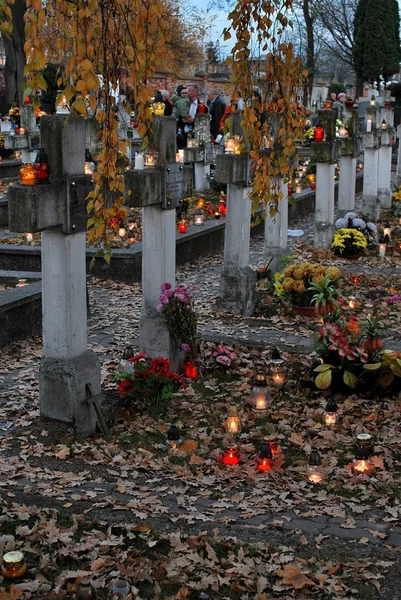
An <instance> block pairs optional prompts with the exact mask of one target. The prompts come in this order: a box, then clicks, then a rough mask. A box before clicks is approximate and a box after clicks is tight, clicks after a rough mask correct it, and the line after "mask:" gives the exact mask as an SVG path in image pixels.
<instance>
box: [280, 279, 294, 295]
mask: <svg viewBox="0 0 401 600" xmlns="http://www.w3.org/2000/svg"><path fill="white" fill-rule="evenodd" d="M294 283H295V279H292V277H286V278H285V279H284V281H283V284H282V285H283V290H284V291H285V292H287V293H288V294H291V292H292V291H293V289H294Z"/></svg>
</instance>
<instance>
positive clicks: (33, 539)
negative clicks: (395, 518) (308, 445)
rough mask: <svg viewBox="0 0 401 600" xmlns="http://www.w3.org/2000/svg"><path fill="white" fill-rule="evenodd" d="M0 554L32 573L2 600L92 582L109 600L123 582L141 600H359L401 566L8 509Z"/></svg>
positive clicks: (4, 587) (68, 594)
mask: <svg viewBox="0 0 401 600" xmlns="http://www.w3.org/2000/svg"><path fill="white" fill-rule="evenodd" d="M319 541H320V540H319V539H317V543H319ZM0 547H1V549H2V551H3V552H4V551H11V550H17V549H18V550H22V551H23V552H24V554H25V558H26V562H27V565H28V568H29V570H28V572H27V575H26V576H25V577H24V580H23V581H15V582H14V584H11V585H10V582H6V581H4V580H3V581H1V579H2V578H1V579H0V597H1V598H2V600H16V599H18V598H26V599H30V598H36V599H37V600H39V599H40V600H41V599H43V600H44V599H47V600H53V599H54V600H55V599H56V598H57V599H58V598H64V599H65V600H67V599H71V600H72V599H73V598H75V593H76V591H77V589H78V586H79V583H80V581H81V580H82V579H83V578H86V579H87V578H89V579H90V580H91V582H92V585H93V586H94V587H95V589H96V590H97V594H98V597H99V598H110V597H111V587H112V582H113V580H115V579H116V578H118V577H121V578H124V579H125V580H126V581H128V582H129V584H130V586H131V591H132V593H133V596H134V597H135V598H137V599H138V600H139V599H141V598H142V599H147V598H149V599H156V598H171V599H176V600H195V599H196V598H199V595H200V593H201V592H207V593H208V594H209V595H210V598H214V599H218V598H220V599H224V598H226V599H230V600H235V599H238V600H239V599H241V600H251V599H252V600H268V599H269V598H299V599H303V598H309V597H311V595H312V596H315V597H316V595H317V594H318V595H319V596H318V597H324V598H346V597H350V594H355V593H358V588H357V589H355V585H357V584H359V583H364V582H365V583H366V582H369V583H370V584H372V585H373V586H375V587H376V588H377V589H379V588H380V583H379V582H380V579H381V578H383V570H386V569H387V568H389V567H390V566H391V564H392V563H391V562H389V561H383V560H378V561H377V562H376V564H373V563H372V562H371V561H369V560H367V559H364V558H362V557H360V558H359V560H358V559H356V560H352V561H347V562H343V563H342V564H340V563H338V562H336V561H335V560H327V559H326V560H324V559H321V558H318V556H316V557H314V556H309V557H308V558H305V557H302V556H297V552H296V551H295V549H294V548H292V547H287V546H284V545H282V546H280V547H277V548H274V547H272V546H270V545H269V544H268V543H257V544H244V543H240V542H239V541H238V540H237V539H236V537H235V536H232V537H229V538H222V537H221V536H220V535H219V531H218V529H216V530H215V531H214V532H213V534H212V535H208V534H206V533H204V534H200V535H196V536H195V535H185V534H184V533H180V532H173V533H170V534H160V533H157V532H155V531H153V530H151V529H150V527H148V526H147V525H145V524H143V525H139V526H136V525H129V524H118V523H117V524H115V525H110V524H108V523H105V522H101V521H88V520H87V519H86V518H85V517H84V516H83V515H77V514H72V515H71V516H70V517H66V516H65V515H63V514H61V513H59V512H58V511H56V510H54V509H39V508H36V507H30V508H27V507H25V506H18V505H12V506H7V505H3V512H2V516H1V517H0ZM359 589H360V588H359ZM323 595H324V596H323Z"/></svg>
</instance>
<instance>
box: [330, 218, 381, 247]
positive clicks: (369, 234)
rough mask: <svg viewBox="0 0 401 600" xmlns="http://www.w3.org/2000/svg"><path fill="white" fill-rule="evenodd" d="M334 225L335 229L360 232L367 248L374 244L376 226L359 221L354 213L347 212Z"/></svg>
mask: <svg viewBox="0 0 401 600" xmlns="http://www.w3.org/2000/svg"><path fill="white" fill-rule="evenodd" d="M334 225H335V228H336V229H356V230H357V231H360V232H362V233H363V235H364V236H365V238H366V241H367V245H368V246H370V245H371V244H375V243H376V235H377V227H376V225H375V224H374V223H371V222H369V221H365V220H364V219H361V218H360V217H358V215H357V214H356V213H354V212H349V213H347V214H346V215H344V216H343V217H342V218H341V219H337V221H336V222H335V224H334Z"/></svg>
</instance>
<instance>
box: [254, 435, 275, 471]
mask: <svg viewBox="0 0 401 600" xmlns="http://www.w3.org/2000/svg"><path fill="white" fill-rule="evenodd" d="M256 466H257V468H258V469H259V471H262V472H263V471H271V470H272V468H273V453H272V449H271V446H270V444H269V442H264V443H263V446H262V448H261V450H260V452H259V456H258V458H257V460H256Z"/></svg>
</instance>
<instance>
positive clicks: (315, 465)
mask: <svg viewBox="0 0 401 600" xmlns="http://www.w3.org/2000/svg"><path fill="white" fill-rule="evenodd" d="M323 479H324V470H323V467H322V458H321V456H320V454H319V452H318V451H317V450H315V449H312V451H311V453H310V457H309V464H308V481H310V482H311V483H321V482H322V481H323Z"/></svg>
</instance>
